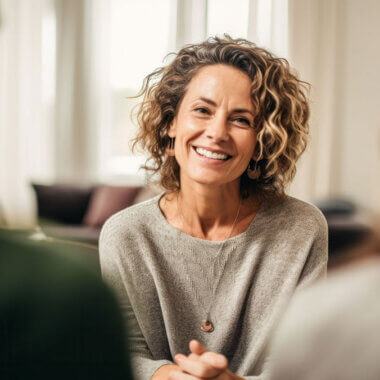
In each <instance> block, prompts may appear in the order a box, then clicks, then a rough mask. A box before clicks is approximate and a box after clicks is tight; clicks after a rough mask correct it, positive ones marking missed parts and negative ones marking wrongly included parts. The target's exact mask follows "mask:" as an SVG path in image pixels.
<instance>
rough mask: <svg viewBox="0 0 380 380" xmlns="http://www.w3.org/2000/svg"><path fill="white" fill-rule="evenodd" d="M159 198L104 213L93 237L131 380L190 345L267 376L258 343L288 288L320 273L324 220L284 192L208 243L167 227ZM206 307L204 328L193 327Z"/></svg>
mask: <svg viewBox="0 0 380 380" xmlns="http://www.w3.org/2000/svg"><path fill="white" fill-rule="evenodd" d="M162 195H163V194H161V195H158V196H156V197H154V198H152V199H150V200H148V201H145V202H143V203H140V204H137V205H134V206H132V207H129V208H127V209H124V210H122V211H120V212H118V213H117V214H115V215H113V216H112V217H111V218H110V219H108V221H107V222H106V223H105V225H104V226H103V228H102V231H101V235H100V240H99V249H100V263H101V270H102V275H103V278H104V279H105V281H106V282H108V283H109V284H110V285H111V287H112V288H113V289H114V290H115V292H116V294H117V296H118V299H119V303H120V307H121V309H122V312H123V315H124V318H125V321H126V324H127V326H128V340H129V347H130V349H131V357H132V366H133V369H134V373H135V376H136V378H137V379H141V380H149V379H150V378H151V377H152V375H153V373H154V372H155V371H156V370H157V369H158V368H159V367H160V366H162V365H164V364H173V363H174V362H173V358H174V356H175V355H176V354H177V353H182V354H186V355H188V354H189V353H190V352H189V342H190V340H192V339H197V340H198V341H199V342H200V343H201V344H202V345H204V346H205V347H207V349H208V350H210V351H214V352H218V353H221V354H223V355H225V356H226V357H227V359H228V361H229V369H230V370H231V371H232V372H234V373H236V374H237V375H239V376H243V377H244V378H246V379H248V380H249V379H264V378H267V377H268V371H269V369H268V367H270V365H269V364H268V363H270V362H269V360H267V358H268V353H267V347H268V343H269V340H270V338H271V335H272V332H273V329H274V327H275V325H276V324H277V322H278V319H279V318H280V317H281V314H282V311H283V309H284V307H285V305H286V304H287V302H288V300H289V298H290V297H291V295H292V294H293V293H294V291H295V289H296V288H297V287H305V286H307V285H308V284H310V283H313V282H314V281H316V280H317V279H318V278H320V277H323V276H324V275H325V273H326V267H327V223H326V220H325V218H324V216H323V215H322V213H321V212H320V211H319V210H318V209H317V208H316V207H314V206H312V205H311V204H309V203H306V202H304V201H301V200H298V199H296V198H293V197H289V196H288V197H286V198H285V199H284V200H282V201H276V202H274V201H273V202H270V201H265V202H263V203H262V204H261V206H260V209H259V211H258V213H257V214H256V216H255V218H254V220H253V221H252V222H251V224H250V226H249V227H248V229H247V230H246V231H244V232H243V233H241V234H239V235H236V236H233V237H231V238H229V239H227V240H224V241H209V240H203V239H199V238H196V237H192V236H190V235H188V234H186V233H184V232H181V231H179V230H177V229H176V228H175V227H173V226H172V225H171V224H169V222H168V221H167V220H166V219H165V217H164V215H163V214H162V212H161V209H160V207H159V200H160V198H161V196H162ZM222 244H223V247H222V249H221V250H220V247H221V245H222ZM220 275H221V277H220V281H219V283H218V286H217V288H216V292H215V295H214V297H213V296H212V290H213V286H214V284H215V281H216V280H217V279H218V278H219V276H220ZM208 308H210V320H211V321H212V323H213V325H214V331H212V332H205V331H202V329H201V325H202V322H203V321H204V319H205V317H206V312H207V310H206V309H208Z"/></svg>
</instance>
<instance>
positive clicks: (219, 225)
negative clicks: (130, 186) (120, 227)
mask: <svg viewBox="0 0 380 380" xmlns="http://www.w3.org/2000/svg"><path fill="white" fill-rule="evenodd" d="M198 185H199V184H196V185H195V186H194V185H192V186H188V185H187V184H183V183H181V190H180V191H178V192H176V193H172V194H170V195H169V196H168V197H166V200H164V201H163V203H162V204H161V208H162V210H163V212H164V215H165V216H166V218H167V220H168V221H169V223H171V224H172V225H173V226H174V227H176V228H177V229H179V230H181V231H183V232H185V233H187V234H189V235H191V236H195V237H198V238H201V239H206V240H215V241H220V240H225V239H228V238H229V237H231V236H235V235H237V234H239V233H241V232H243V231H245V229H246V228H248V226H249V224H250V222H251V221H252V219H253V218H254V216H255V215H256V212H257V209H258V203H257V202H255V200H254V199H253V197H250V198H248V199H245V200H243V199H241V197H240V192H239V184H238V183H237V184H233V183H231V184H226V185H223V186H212V187H211V186H203V185H199V186H198Z"/></svg>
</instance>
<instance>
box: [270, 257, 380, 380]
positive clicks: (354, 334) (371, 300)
mask: <svg viewBox="0 0 380 380" xmlns="http://www.w3.org/2000/svg"><path fill="white" fill-rule="evenodd" d="M379 293H380V258H378V257H376V258H375V257H373V258H369V259H366V260H364V261H363V262H360V263H358V264H354V265H352V264H351V265H350V266H347V267H345V268H344V269H339V270H337V271H336V272H335V273H332V274H331V275H330V276H328V278H327V279H325V280H324V281H321V282H318V283H317V284H315V285H313V286H311V287H309V288H308V289H304V290H303V291H302V292H299V293H298V294H296V295H295V296H294V298H293V300H292V302H291V304H290V307H289V309H288V310H287V312H286V314H285V317H284V319H283V320H282V321H281V323H280V326H279V329H278V331H277V333H276V334H275V339H274V342H273V344H272V346H273V347H272V352H273V355H272V359H273V380H277V379H281V380H288V379H289V380H290V379H291V380H298V379H302V380H303V379H309V380H319V379H327V380H330V379H331V380H333V379H346V380H351V379H352V380H354V379H355V380H356V379H363V380H372V379H378V378H379V375H380V362H379V360H378V353H379V351H380V325H379V321H380V304H379V302H378V295H379Z"/></svg>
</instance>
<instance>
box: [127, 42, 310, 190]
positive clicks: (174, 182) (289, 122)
mask: <svg viewBox="0 0 380 380" xmlns="http://www.w3.org/2000/svg"><path fill="white" fill-rule="evenodd" d="M214 64H225V65H230V66H233V67H235V68H237V69H239V70H241V71H243V72H244V73H246V74H247V75H248V77H249V78H250V79H251V81H252V84H251V98H252V103H253V106H254V110H255V114H254V128H255V129H256V132H257V144H256V148H255V149H256V153H257V154H258V160H257V162H256V165H257V168H258V169H259V170H260V176H259V177H258V178H257V179H255V180H251V179H249V178H248V176H247V174H246V172H244V173H243V174H242V175H241V182H240V188H241V193H242V195H243V196H244V197H246V196H248V195H249V194H250V193H255V194H257V195H259V196H262V197H267V196H275V197H283V196H284V195H285V186H286V185H287V184H288V183H289V182H290V181H291V180H292V179H293V177H294V175H295V173H296V162H297V160H298V158H299V157H300V155H301V154H302V153H303V152H304V150H305V148H306V144H307V137H308V133H309V124H308V120H309V114H310V111H309V104H308V99H307V93H308V89H309V85H308V84H307V83H306V82H303V81H301V80H299V79H298V78H297V76H296V75H295V74H294V73H292V72H291V69H290V67H289V63H288V62H287V60H285V59H283V58H278V57H276V56H274V55H273V54H272V53H270V52H269V51H267V50H265V49H262V48H259V47H257V46H256V45H255V44H254V43H252V42H249V41H247V40H245V39H241V38H239V39H233V38H231V37H230V36H229V35H224V38H219V37H212V38H209V39H207V40H206V41H204V42H202V43H200V44H190V45H186V46H185V47H184V48H182V49H181V50H180V51H179V52H178V54H176V55H175V58H174V59H173V61H172V62H171V63H170V64H168V65H167V66H164V67H161V68H158V69H157V70H155V71H154V72H152V73H151V74H149V75H148V76H147V77H146V78H145V80H144V83H143V86H142V89H141V92H140V93H139V95H138V96H141V95H143V101H142V103H141V104H140V106H139V110H138V113H137V118H138V123H139V127H140V129H139V133H138V135H137V137H136V138H135V140H134V142H133V147H135V145H136V144H140V145H141V146H142V148H143V149H144V150H146V151H147V152H148V154H149V157H148V160H147V162H146V164H145V166H144V168H145V169H147V170H149V171H151V172H153V173H159V174H160V184H161V186H162V187H163V188H164V189H166V190H169V191H176V190H179V189H180V178H179V176H180V171H179V166H178V163H177V161H176V159H175V157H172V156H168V155H167V154H166V147H167V146H168V142H169V138H168V135H167V132H168V129H169V126H170V124H171V122H172V121H173V119H174V117H175V115H176V113H177V112H178V109H179V106H180V103H181V100H182V99H183V97H184V95H185V92H186V89H187V86H188V84H189V83H190V81H191V79H192V78H193V77H194V75H195V74H196V73H197V72H198V70H199V69H201V68H202V67H204V66H208V65H214Z"/></svg>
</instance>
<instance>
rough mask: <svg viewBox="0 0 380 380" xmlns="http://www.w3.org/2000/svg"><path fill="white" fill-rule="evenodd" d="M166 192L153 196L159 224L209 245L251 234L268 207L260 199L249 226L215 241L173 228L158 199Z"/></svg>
mask: <svg viewBox="0 0 380 380" xmlns="http://www.w3.org/2000/svg"><path fill="white" fill-rule="evenodd" d="M165 194H166V192H162V193H161V194H159V195H157V196H156V197H155V198H154V202H153V203H154V210H155V212H156V216H157V218H158V220H159V221H160V224H161V225H162V226H163V227H164V228H165V229H166V230H167V231H168V232H170V233H172V234H175V235H177V236H178V237H181V238H183V239H186V240H188V241H190V242H194V243H204V244H210V245H213V246H217V245H220V244H226V243H230V242H231V243H236V242H238V241H239V240H244V239H245V237H246V236H248V235H251V232H252V231H253V230H254V229H255V228H256V226H257V225H258V224H259V221H260V220H261V219H262V217H263V214H265V210H266V208H267V207H268V203H267V202H266V201H262V202H261V204H260V206H259V210H258V211H257V213H256V215H255V217H254V218H253V220H252V221H251V223H250V224H249V226H248V227H247V229H246V230H245V231H243V232H241V233H240V234H238V235H235V236H232V237H230V238H228V239H225V240H218V241H215V240H207V239H201V238H198V237H195V236H191V235H189V234H187V233H186V232H183V231H181V230H179V229H177V228H175V227H174V226H172V225H171V224H170V223H169V222H168V221H167V219H166V218H165V216H164V214H163V212H162V210H161V208H160V205H159V203H160V200H161V198H162V197H163V196H164V195H165Z"/></svg>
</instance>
